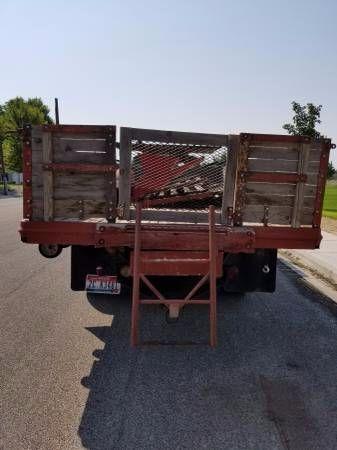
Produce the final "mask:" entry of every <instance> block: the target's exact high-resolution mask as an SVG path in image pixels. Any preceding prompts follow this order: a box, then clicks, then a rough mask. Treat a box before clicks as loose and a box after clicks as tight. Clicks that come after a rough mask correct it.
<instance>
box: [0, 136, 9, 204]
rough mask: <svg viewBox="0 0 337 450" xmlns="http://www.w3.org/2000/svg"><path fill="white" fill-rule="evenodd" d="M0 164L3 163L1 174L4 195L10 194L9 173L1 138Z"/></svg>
mask: <svg viewBox="0 0 337 450" xmlns="http://www.w3.org/2000/svg"><path fill="white" fill-rule="evenodd" d="M0 165H1V175H2V182H3V185H4V187H3V190H4V195H8V189H7V175H6V170H5V158H4V152H3V147H2V139H0Z"/></svg>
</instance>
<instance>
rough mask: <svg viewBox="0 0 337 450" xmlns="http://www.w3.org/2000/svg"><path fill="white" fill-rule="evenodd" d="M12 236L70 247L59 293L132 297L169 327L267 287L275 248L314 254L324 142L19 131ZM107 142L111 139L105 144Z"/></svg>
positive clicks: (129, 131)
mask: <svg viewBox="0 0 337 450" xmlns="http://www.w3.org/2000/svg"><path fill="white" fill-rule="evenodd" d="M22 135H23V166H24V170H23V220H22V222H21V227H20V234H21V240H22V242H25V243H30V244H38V246H39V251H40V253H41V254H42V255H43V256H45V257H46V258H54V257H56V256H58V255H59V254H60V253H61V251H62V249H63V248H64V247H67V246H70V247H71V289H73V290H76V291H88V292H93V293H108V294H110V295H123V293H125V292H131V293H132V306H131V333H130V334H131V336H130V342H131V345H132V346H136V345H138V344H139V342H140V331H139V322H140V312H141V307H143V306H144V305H163V306H164V310H165V311H166V316H167V320H168V321H175V320H177V319H178V318H179V313H180V311H181V310H182V308H184V307H185V306H186V305H196V304H197V305H206V306H208V308H209V322H210V335H209V343H210V345H211V346H213V347H214V346H216V343H217V326H216V316H217V312H216V308H217V293H218V292H219V290H222V291H223V292H240V293H245V292H251V291H262V292H273V291H274V290H275V282H276V265H277V250H278V249H315V248H319V245H320V241H321V238H322V236H321V215H322V205H323V197H324V188H325V183H326V177H327V169H328V161H329V152H330V149H331V148H333V147H335V146H334V145H333V144H331V140H330V139H327V138H323V137H322V138H320V139H314V138H311V137H308V136H290V135H275V134H256V133H246V132H244V133H240V134H222V133H220V134H209V133H190V132H181V131H167V130H152V129H141V128H131V127H119V128H117V127H116V126H115V125H60V124H56V125H40V126H30V125H27V126H25V127H24V128H23V134H22ZM117 136H118V141H117Z"/></svg>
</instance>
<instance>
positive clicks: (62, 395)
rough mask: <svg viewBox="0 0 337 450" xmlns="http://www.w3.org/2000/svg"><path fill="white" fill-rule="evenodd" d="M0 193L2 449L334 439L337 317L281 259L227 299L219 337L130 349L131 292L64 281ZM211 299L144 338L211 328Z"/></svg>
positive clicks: (156, 314) (65, 273) (63, 261)
mask: <svg viewBox="0 0 337 450" xmlns="http://www.w3.org/2000/svg"><path fill="white" fill-rule="evenodd" d="M20 209H21V207H20V199H6V198H0V333H1V340H0V363H1V371H0V389H1V395H0V448H1V449H6V450H7V449H15V450H20V449H48V450H50V449H76V448H83V447H85V448H89V449H156V450H157V449H212V450H215V449H230V450H235V449H254V450H263V449H266V450H272V449H303V450H310V449H324V450H329V449H336V448H337V353H336V346H337V319H336V315H334V313H333V312H332V311H331V310H330V309H328V308H327V307H326V306H325V305H324V304H322V303H321V300H322V298H321V297H320V295H319V294H317V293H315V292H311V291H310V290H308V289H306V288H304V287H303V286H302V285H301V283H300V281H299V280H298V275H296V274H295V273H293V272H291V271H290V270H289V269H287V268H285V267H284V266H280V267H279V273H278V288H277V292H276V293H275V294H261V293H253V294H248V295H246V296H244V297H243V296H233V295H232V296H231V295H228V296H226V297H221V298H220V299H219V318H218V325H219V346H218V347H217V349H215V350H212V349H210V348H208V347H207V346H190V347H186V346H180V347H177V346H176V347H171V346H161V347H144V348H141V349H137V350H132V349H130V348H129V319H130V302H129V301H128V300H127V299H120V300H116V299H114V298H107V297H104V296H97V297H95V298H90V299H87V296H86V294H84V293H75V292H71V291H70V289H69V266H70V264H69V256H70V255H69V250H66V251H65V252H64V253H63V254H62V255H61V256H60V257H59V258H57V259H56V260H50V261H49V260H46V259H43V258H42V257H41V256H40V255H39V253H38V251H37V249H36V247H35V246H33V245H26V244H22V243H21V242H20V240H19V236H18V234H17V229H18V223H19V220H20V215H21V211H20ZM204 308H205V307H200V309H199V308H198V309H197V308H194V309H193V308H192V309H186V312H184V314H183V316H182V318H181V320H180V322H179V323H178V324H174V325H167V324H166V323H165V321H164V317H163V313H162V312H161V311H160V310H157V309H155V308H153V307H152V309H151V308H149V309H147V310H146V312H145V313H144V321H143V333H144V337H145V338H147V337H149V336H150V333H151V336H152V337H153V338H156V339H160V338H162V337H165V338H167V337H175V338H177V339H186V338H187V339H189V338H192V339H195V340H196V339H198V338H200V339H201V340H203V339H204V338H206V337H207V331H208V328H207V327H208V324H207V312H206V311H207V310H206V309H204Z"/></svg>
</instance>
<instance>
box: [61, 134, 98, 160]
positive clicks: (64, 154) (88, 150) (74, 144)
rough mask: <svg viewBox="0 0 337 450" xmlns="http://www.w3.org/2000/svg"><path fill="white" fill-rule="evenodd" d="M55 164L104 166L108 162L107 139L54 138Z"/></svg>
mask: <svg viewBox="0 0 337 450" xmlns="http://www.w3.org/2000/svg"><path fill="white" fill-rule="evenodd" d="M53 145H54V162H60V163H67V162H75V163H94V164H102V163H104V162H105V161H106V141H105V138H99V139H93V138H91V137H88V138H85V137H83V136H82V137H81V138H78V139H72V138H69V137H67V138H57V137H55V136H54V137H53Z"/></svg>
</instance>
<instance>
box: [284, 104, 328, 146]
mask: <svg viewBox="0 0 337 450" xmlns="http://www.w3.org/2000/svg"><path fill="white" fill-rule="evenodd" d="M292 109H293V112H294V116H293V119H292V123H286V124H284V125H283V128H284V129H285V130H287V131H288V133H289V134H292V135H304V136H310V137H313V138H316V139H318V138H319V137H320V136H321V134H320V133H319V132H318V131H317V130H316V125H318V124H320V123H321V121H320V116H321V109H322V105H318V106H316V105H314V104H313V103H307V104H306V105H300V104H299V103H296V102H292Z"/></svg>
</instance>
